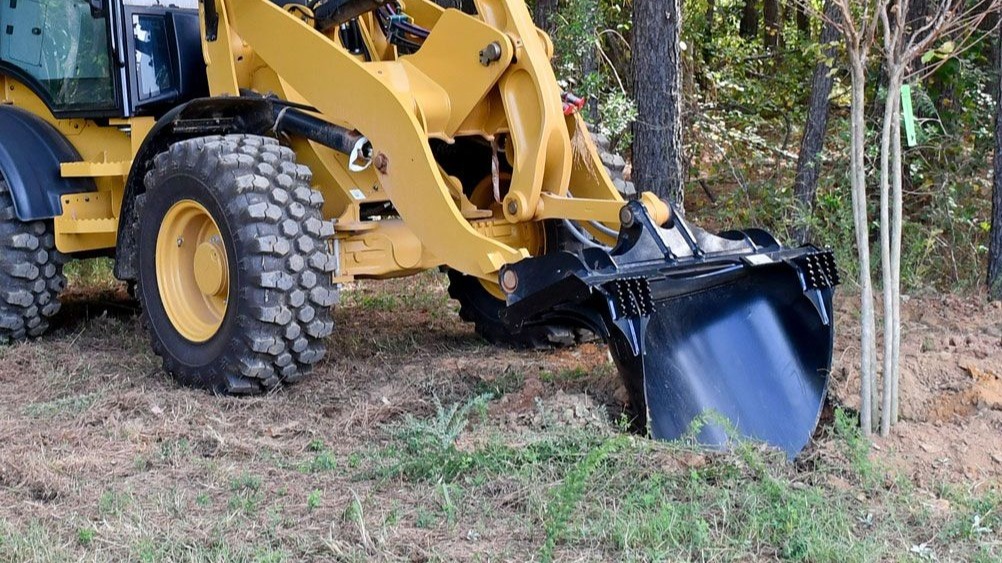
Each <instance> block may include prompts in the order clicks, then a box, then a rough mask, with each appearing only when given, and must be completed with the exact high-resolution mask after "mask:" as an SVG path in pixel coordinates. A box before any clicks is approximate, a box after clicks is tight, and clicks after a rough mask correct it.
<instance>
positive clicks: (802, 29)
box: [791, 0, 840, 43]
mask: <svg viewBox="0 0 1002 563" xmlns="http://www.w3.org/2000/svg"><path fill="white" fill-rule="evenodd" d="M791 1H792V2H793V9H794V10H795V11H796V13H797V16H796V17H797V33H799V34H800V38H801V39H810V38H811V16H810V14H808V13H807V8H805V7H804V5H803V4H802V3H801V2H800V1H799V0H791ZM825 4H826V5H827V4H829V2H825ZM825 13H826V14H829V17H830V15H831V14H832V13H840V12H839V11H838V10H829V9H827V7H826V9H825ZM822 31H823V30H822ZM833 40H834V39H833ZM822 43H824V41H822Z"/></svg>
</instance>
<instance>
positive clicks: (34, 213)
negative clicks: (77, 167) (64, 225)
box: [0, 106, 97, 222]
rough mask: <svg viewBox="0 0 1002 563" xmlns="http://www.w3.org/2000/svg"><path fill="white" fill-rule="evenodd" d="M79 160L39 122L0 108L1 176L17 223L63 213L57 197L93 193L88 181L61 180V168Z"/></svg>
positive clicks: (60, 137) (59, 137) (15, 110)
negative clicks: (64, 164)
mask: <svg viewBox="0 0 1002 563" xmlns="http://www.w3.org/2000/svg"><path fill="white" fill-rule="evenodd" d="M79 160H80V154H79V153H78V152H77V151H76V149H74V148H73V145H71V144H70V142H69V141H68V140H66V138H65V137H63V135H62V134H61V133H59V131H57V130H56V128H55V127H53V126H52V125H50V124H48V123H46V122H45V121H44V120H43V119H42V118H40V117H38V116H36V115H33V114H31V113H29V112H27V111H25V110H23V109H20V108H16V107H13V106H0V174H2V175H3V179H4V180H6V182H7V187H8V188H9V189H10V195H11V199H12V200H13V202H14V212H15V213H16V214H17V218H18V219H20V220H21V221H24V222H28V221H37V220H42V219H52V218H53V217H56V216H58V215H61V214H62V212H63V206H62V203H61V201H60V196H63V195H65V194H72V193H79V192H89V191H95V190H96V189H97V188H96V186H95V185H94V181H93V180H91V179H87V178H63V177H62V176H60V173H59V165H60V164H62V163H64V162H76V161H79Z"/></svg>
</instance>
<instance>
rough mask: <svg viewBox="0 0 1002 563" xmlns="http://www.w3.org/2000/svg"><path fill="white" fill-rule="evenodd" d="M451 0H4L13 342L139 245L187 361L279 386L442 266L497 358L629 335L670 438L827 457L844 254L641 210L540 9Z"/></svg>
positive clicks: (5, 212) (0, 234)
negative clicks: (570, 83) (90, 270)
mask: <svg viewBox="0 0 1002 563" xmlns="http://www.w3.org/2000/svg"><path fill="white" fill-rule="evenodd" d="M447 4H448V7H443V5H440V4H439V3H436V2H434V1H431V0H298V1H296V0H294V1H288V0H286V1H281V0H201V1H197V2H196V0H3V1H2V2H0V91H2V94H0V338H2V339H3V340H5V341H13V340H19V339H22V338H25V337H30V336H36V335H39V334H41V333H42V332H43V331H44V330H45V329H46V326H47V323H48V321H49V319H50V318H51V317H52V316H53V315H54V314H55V313H56V312H57V310H58V308H59V303H58V295H59V292H60V290H61V289H62V287H63V285H64V278H63V276H62V271H61V270H62V265H63V264H64V263H65V261H66V260H67V259H69V258H80V257H91V256H111V257H114V259H115V270H114V271H115V275H116V276H117V277H118V278H119V279H121V280H125V281H128V282H130V283H134V284H135V286H136V293H137V297H138V300H139V302H140V304H141V306H142V321H143V325H144V326H145V327H146V330H147V331H148V333H149V338H150V340H151V342H152V346H153V348H154V350H155V351H156V353H157V354H158V355H159V356H161V357H162V358H163V364H164V368H165V370H166V371H167V372H168V373H170V374H171V375H172V376H173V377H175V378H177V379H178V380H179V381H180V382H182V383H184V384H187V385H193V386H198V387H204V388H208V389H211V390H214V391H216V392H221V393H236V394H239V393H259V392H262V391H265V390H268V389H272V388H274V387H276V386H278V385H281V384H283V383H289V382H293V381H295V380H297V379H299V378H301V377H303V376H305V375H306V374H307V373H308V372H309V371H310V368H311V366H312V365H314V364H315V363H316V362H317V361H319V360H320V359H321V358H322V357H323V356H324V354H325V351H326V346H327V340H328V337H329V336H330V335H331V333H332V331H333V330H334V325H333V321H332V317H331V307H332V306H333V305H334V304H335V302H336V301H337V299H338V290H339V288H340V286H341V285H342V284H344V283H346V282H350V281H353V280H365V279H385V278H392V277H398V276H407V275H412V274H415V273H418V272H421V271H424V270H428V269H431V268H441V269H445V270H447V271H448V273H449V279H450V283H451V286H450V294H451V295H452V296H453V297H454V298H456V299H457V300H458V301H459V302H460V306H461V310H460V314H461V315H462V317H463V318H464V319H465V320H467V321H471V322H473V323H474V325H475V327H476V330H477V331H478V332H479V333H480V334H481V335H483V336H484V337H485V338H487V339H488V340H490V341H492V342H495V343H500V344H507V345H514V346H533V347H538V346H554V345H563V344H573V343H574V342H575V341H576V340H578V339H580V338H581V337H583V336H586V335H589V334H590V335H597V336H598V337H600V338H602V339H604V340H605V341H607V342H608V343H609V345H610V349H611V352H612V355H613V357H614V359H615V361H616V363H617V365H618V366H619V368H620V371H621V372H622V375H623V377H624V380H625V383H626V386H627V388H628V389H629V390H630V392H631V394H632V397H633V405H634V407H635V409H636V412H637V415H638V421H639V423H640V424H641V425H642V426H643V427H645V428H648V429H649V431H650V432H651V433H652V434H653V435H654V436H655V437H659V438H675V437H679V436H682V435H685V434H686V433H689V432H692V433H693V435H694V436H695V437H696V438H697V439H698V440H700V441H702V442H704V443H706V444H709V445H717V446H719V445H724V444H726V443H727V442H728V440H730V439H731V438H733V437H734V436H739V435H743V436H748V437H751V438H754V439H759V440H764V441H767V442H770V443H773V444H775V445H777V446H779V447H781V448H783V449H785V450H786V451H787V452H788V453H789V454H790V455H794V454H795V453H796V452H798V451H799V450H800V449H801V448H802V447H803V446H804V445H805V444H806V443H807V441H808V440H809V438H810V435H811V433H812V431H813V428H814V426H815V424H816V422H817V418H818V413H819V410H820V406H821V403H822V401H823V399H824V395H825V389H826V383H827V376H828V373H827V372H828V370H829V367H830V364H831V354H832V334H833V330H832V326H833V321H832V318H831V315H832V294H833V288H834V286H835V285H836V284H837V283H838V279H837V274H836V271H835V266H834V263H833V261H832V257H831V254H830V253H829V252H826V251H823V250H819V249H817V248H814V247H803V248H785V247H783V246H781V245H780V244H778V243H777V242H776V240H774V239H773V238H772V237H771V236H769V235H768V234H767V233H764V232H761V231H757V230H747V231H734V232H728V233H722V234H720V235H712V234H710V233H707V232H705V231H703V230H701V229H699V228H697V227H696V226H694V225H691V224H689V223H687V222H686V221H685V220H684V219H683V218H682V217H680V216H678V215H676V214H675V213H674V212H673V209H672V207H671V206H670V205H669V204H668V203H666V202H663V201H661V200H659V199H658V198H656V197H654V196H652V195H651V194H648V193H645V194H642V195H641V196H640V197H639V198H634V199H631V200H629V201H627V200H626V199H624V198H623V196H621V195H620V193H618V192H617V190H616V188H615V186H614V185H613V182H612V181H610V179H609V176H608V174H607V173H606V172H605V170H604V169H603V166H602V162H601V159H600V158H599V154H598V153H597V152H596V148H595V145H594V143H593V142H592V140H591V137H590V135H589V134H588V131H587V126H586V124H585V123H584V121H583V120H582V118H581V117H580V115H578V114H577V112H576V111H575V110H576V109H578V108H579V106H580V103H579V101H578V100H577V99H576V98H574V97H573V96H571V95H568V94H565V93H563V92H561V90H560V88H559V87H558V84H557V80H556V79H555V77H554V73H553V70H552V67H551V64H550V59H551V57H552V55H553V45H552V43H551V42H550V40H549V38H548V37H547V35H546V34H545V33H543V32H542V31H540V30H539V29H537V28H536V27H535V26H534V25H533V23H532V21H531V19H530V16H529V12H528V10H527V8H526V6H525V4H524V2H523V0H462V1H460V2H455V1H451V2H448V3H447Z"/></svg>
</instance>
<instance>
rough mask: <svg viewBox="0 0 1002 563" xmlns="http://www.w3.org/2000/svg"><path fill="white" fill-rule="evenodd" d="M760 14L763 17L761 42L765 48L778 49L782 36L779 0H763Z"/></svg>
mask: <svg viewBox="0 0 1002 563" xmlns="http://www.w3.org/2000/svg"><path fill="white" fill-rule="evenodd" d="M762 16H763V18H764V19H765V35H764V36H763V41H762V44H763V46H764V47H765V48H766V49H773V50H775V49H779V40H780V37H781V36H782V30H783V20H782V14H781V13H780V11H779V0H765V1H764V2H763V3H762Z"/></svg>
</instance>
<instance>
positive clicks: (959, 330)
mask: <svg viewBox="0 0 1002 563" xmlns="http://www.w3.org/2000/svg"><path fill="white" fill-rule="evenodd" d="M1000 305H1002V303H987V302H985V300H984V299H983V298H980V297H967V298H963V297H958V296H955V295H943V296H925V297H917V298H912V299H909V300H908V301H906V302H905V303H904V305H903V309H902V318H903V320H904V327H903V329H902V358H903V361H902V367H901V370H902V373H901V403H900V414H901V419H902V422H901V424H900V425H899V426H897V427H896V428H895V431H894V433H893V435H891V436H889V437H887V438H878V439H877V440H876V442H875V443H876V446H877V447H878V448H880V450H878V451H880V452H881V455H882V456H885V457H886V458H887V459H888V460H890V461H891V464H892V465H893V466H895V467H897V468H899V469H900V470H901V471H903V472H905V473H907V474H908V475H910V476H911V477H912V478H913V479H915V480H917V481H919V482H922V483H924V484H927V485H928V484H931V483H932V482H934V481H935V480H936V479H937V478H938V479H942V478H958V479H960V478H962V479H967V480H971V481H972V482H974V483H989V482H990V483H994V484H998V483H1002V480H1000V479H1002V307H1000ZM838 309H839V311H838V313H839V315H838V319H839V325H838V326H839V333H838V338H837V351H836V359H835V365H834V368H833V372H834V373H833V375H834V380H833V386H832V394H833V396H834V398H835V401H836V402H838V403H841V404H844V405H846V406H849V407H853V408H858V406H859V397H858V389H859V374H858V372H857V371H856V369H855V367H854V366H856V365H857V364H858V361H859V343H858V338H859V324H858V313H857V311H858V305H857V303H856V300H855V299H854V298H853V297H851V296H842V298H841V300H840V303H839V306H838Z"/></svg>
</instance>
